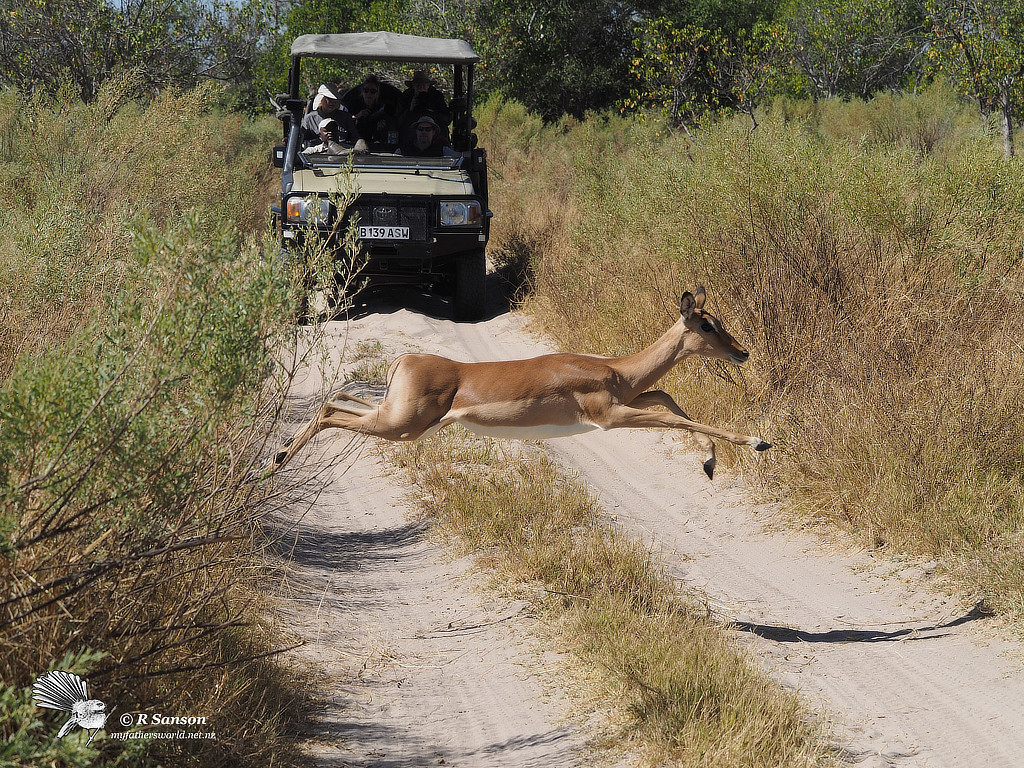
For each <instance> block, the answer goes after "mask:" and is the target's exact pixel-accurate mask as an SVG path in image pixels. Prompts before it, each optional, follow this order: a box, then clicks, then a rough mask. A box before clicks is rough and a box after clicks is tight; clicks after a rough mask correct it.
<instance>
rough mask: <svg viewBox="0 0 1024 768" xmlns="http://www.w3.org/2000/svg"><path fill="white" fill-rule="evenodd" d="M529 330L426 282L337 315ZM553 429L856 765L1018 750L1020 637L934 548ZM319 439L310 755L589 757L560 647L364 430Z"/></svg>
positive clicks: (380, 332)
mask: <svg viewBox="0 0 1024 768" xmlns="http://www.w3.org/2000/svg"><path fill="white" fill-rule="evenodd" d="M414 306H417V305H415V304H414ZM524 328H525V321H524V319H523V318H520V317H517V316H515V315H512V314H508V313H498V314H497V315H496V316H495V317H494V318H493V319H491V320H488V321H486V322H482V323H477V324H456V323H452V322H451V321H450V320H448V319H446V318H445V317H444V308H443V306H441V307H439V306H437V305H435V304H432V303H431V302H430V301H427V300H424V301H423V302H421V303H420V304H419V305H418V306H417V308H416V309H411V310H410V309H400V310H393V309H388V308H383V307H377V308H375V311H371V312H368V313H365V314H363V315H361V316H357V317H356V318H355V319H352V320H349V321H346V322H342V323H335V324H332V326H331V333H332V334H333V335H334V336H335V337H336V339H337V340H338V344H339V346H340V344H341V342H342V340H347V343H348V344H349V345H350V346H351V345H352V344H354V343H357V342H358V341H366V340H379V341H381V342H383V344H384V345H385V348H386V350H387V352H388V353H389V354H390V355H394V354H399V353H401V352H404V351H424V352H434V353H440V354H444V355H447V356H450V357H453V358H455V359H459V360H466V361H468V360H496V359H513V358H519V357H527V356H530V355H534V354H539V353H542V352H544V351H548V348H547V347H546V345H545V343H544V342H543V341H542V340H539V339H536V338H534V337H531V335H530V334H529V333H527V332H526V331H525V330H524ZM581 351H586V350H581ZM753 353H754V354H757V352H756V350H754V351H753ZM338 354H339V355H340V352H339V353H338ZM317 384H318V382H317V381H316V377H315V376H314V377H311V379H310V380H309V381H308V382H307V383H306V385H304V386H305V389H303V390H302V391H301V392H300V393H299V394H297V396H296V398H295V401H294V403H295V409H296V413H297V414H303V415H305V414H311V413H312V412H313V410H314V407H315V402H316V396H317V393H316V389H317ZM684 407H685V404H684ZM765 437H767V438H769V439H770V437H771V436H770V435H766V436H765ZM547 446H548V449H549V450H550V451H551V452H552V454H553V455H554V456H555V457H556V458H557V459H558V460H559V461H560V462H561V463H562V464H563V465H564V466H565V467H567V468H568V469H569V470H570V471H575V472H577V473H578V474H579V476H580V477H581V478H582V479H583V480H584V481H585V482H586V483H587V484H588V485H589V486H590V487H591V489H592V491H593V492H594V493H595V495H596V496H597V497H598V498H599V499H600V500H601V501H602V502H603V504H604V507H605V509H606V510H607V511H608V512H609V514H610V515H612V517H613V518H614V520H615V521H616V522H617V523H618V524H619V525H621V526H623V527H624V528H625V529H626V530H628V531H630V532H632V533H633V534H634V535H635V536H636V537H638V538H639V539H641V540H642V541H644V542H646V543H648V544H649V545H650V546H651V547H652V548H653V549H654V550H655V551H656V552H657V553H659V555H660V556H661V558H662V559H663V561H664V562H665V563H666V565H667V567H668V568H669V570H670V572H671V573H672V574H673V575H674V576H675V577H676V578H678V579H679V581H680V582H681V584H682V585H683V586H684V588H687V589H690V590H692V591H694V592H695V593H697V594H700V595H704V596H706V599H707V600H708V602H709V605H710V606H711V607H712V608H713V609H714V610H715V611H716V612H717V613H718V614H719V615H721V616H722V617H723V618H726V619H728V620H730V621H732V622H734V623H735V625H736V626H737V637H738V638H739V639H740V641H741V642H744V643H747V644H748V645H749V646H750V647H751V649H752V650H753V652H754V653H756V654H757V656H758V657H759V658H760V659H762V660H763V663H764V665H765V667H766V668H767V669H768V670H770V671H771V673H772V674H773V675H774V676H775V677H776V678H777V679H778V680H779V681H780V682H781V683H782V684H784V685H786V686H789V687H792V688H795V689H797V690H799V691H800V692H801V693H802V694H803V695H804V696H805V697H806V699H807V700H808V701H809V702H811V703H812V705H813V706H815V707H816V708H817V710H818V711H819V712H820V713H821V715H822V717H824V718H826V719H827V720H829V721H830V722H833V723H834V726H835V733H836V738H837V745H838V747H839V749H840V754H841V757H842V758H843V759H844V760H845V761H846V762H847V763H849V764H852V765H858V766H864V768H883V767H886V766H891V767H897V768H904V767H905V768H918V767H921V768H971V767H973V766H977V767H978V768H1015V767H1018V766H1024V652H1022V649H1021V647H1020V646H1019V645H1017V644H1016V643H1012V642H1009V641H1006V640H1004V639H1000V637H999V631H998V630H999V627H998V626H997V625H996V624H995V623H994V622H993V621H992V620H990V619H986V618H984V617H983V616H980V615H979V614H978V612H976V611H971V610H970V607H969V606H966V605H961V604H960V603H959V602H957V601H954V600H950V599H947V598H944V597H943V596H941V595H940V594H939V593H937V592H936V591H935V590H934V589H933V588H931V585H930V579H931V566H930V565H929V564H923V565H913V564H907V563H903V564H898V563H893V562H889V561H884V562H882V561H879V560H877V559H875V558H874V557H872V556H871V555H870V553H865V552H856V551H852V550H849V549H843V548H839V547H837V546H835V545H832V546H826V545H824V544H822V543H821V542H820V541H818V540H817V539H815V538H814V537H812V536H810V535H806V534H802V533H799V532H792V531H781V530H780V529H779V526H778V515H777V513H776V511H775V510H774V509H772V508H770V507H765V506H757V505H755V504H752V503H751V502H750V501H749V500H748V499H747V497H748V495H749V494H747V493H745V491H744V488H743V485H742V483H741V482H740V481H739V480H738V479H737V478H735V477H733V478H730V477H729V476H727V475H724V474H722V475H721V476H719V477H718V478H716V480H715V481H714V482H710V481H708V480H707V479H706V477H705V476H704V475H703V473H702V472H701V471H700V462H699V460H698V459H697V457H696V456H695V455H693V454H691V453H689V452H688V451H687V450H686V449H685V447H684V446H685V444H681V443H678V442H676V440H675V439H674V437H673V436H671V435H668V434H666V433H661V432H655V431H627V430H621V431H614V432H608V433H597V432H592V433H587V434H584V435H580V436H577V437H571V438H559V439H557V440H551V441H548V442H547ZM317 457H319V458H321V459H325V460H326V461H327V463H328V464H329V466H330V469H329V473H330V474H329V476H328V477H327V480H328V482H327V483H326V485H325V488H324V491H323V493H322V494H321V497H320V499H319V502H318V503H317V504H316V505H315V506H314V507H313V508H312V509H311V510H310V512H309V513H308V514H307V515H306V517H305V518H304V519H303V520H302V521H301V523H300V526H299V531H298V537H297V544H296V546H295V552H294V560H295V576H294V584H293V585H292V586H293V588H294V590H293V598H294V599H293V600H292V602H291V605H290V608H289V609H288V610H290V611H293V612H294V616H293V619H294V622H295V624H296V626H297V628H298V631H299V633H300V634H304V636H306V637H307V639H309V638H311V643H310V645H309V646H307V652H308V653H310V654H311V655H312V656H314V657H316V658H317V659H319V660H320V661H322V662H325V663H326V664H327V665H328V669H329V670H330V673H331V675H332V676H333V677H336V679H337V683H336V684H335V687H334V693H333V694H332V696H331V697H330V699H329V701H327V702H325V707H324V716H323V718H322V720H323V722H322V726H323V728H322V732H321V733H320V734H319V736H318V738H317V739H316V747H315V750H316V754H317V755H318V763H317V764H322V765H380V766H385V765H387V766H390V765H395V766H398V765H410V766H412V765H426V764H450V765H464V766H476V765H481V766H485V765H501V766H517V765H524V766H525V765H538V766H539V765H548V766H551V765H588V764H591V760H592V758H590V757H588V755H587V752H586V750H585V747H584V741H585V735H584V734H583V732H582V731H581V729H580V727H579V726H578V725H576V724H573V722H572V721H571V720H569V719H567V712H568V707H567V704H566V702H565V701H564V700H563V699H562V698H560V697H559V696H558V695H557V692H555V691H554V690H553V689H552V688H551V686H550V685H549V680H550V679H551V678H552V677H553V676H556V675H554V674H553V670H554V669H555V668H557V666H558V660H557V658H556V657H555V656H554V655H553V654H548V655H544V654H543V652H542V651H541V650H539V649H538V648H537V647H536V645H535V644H531V642H530V641H525V642H524V641H523V639H522V637H523V635H524V631H525V630H526V629H528V627H529V621H530V619H529V617H528V616H525V615H523V613H522V612H521V606H517V605H515V604H502V603H501V602H500V601H496V599H495V598H493V597H487V595H486V593H484V592H483V591H481V590H479V589H477V588H476V587H475V586H474V584H475V583H476V581H477V579H476V578H475V577H473V576H472V575H470V574H469V573H468V570H469V566H468V565H467V563H465V562H464V561H454V562H452V561H450V560H448V559H446V557H445V556H444V553H443V552H442V551H441V550H440V549H439V548H438V547H437V545H435V544H433V543H431V542H430V540H429V538H428V537H426V536H425V535H424V531H423V530H422V529H421V528H420V527H418V526H417V525H416V524H413V523H410V520H409V518H408V517H407V516H406V514H405V512H404V511H403V504H404V502H403V493H404V491H405V490H406V489H404V488H403V487H402V485H401V479H400V478H399V477H398V476H396V475H395V473H394V470H393V469H391V468H389V467H388V466H386V465H383V464H381V463H380V461H379V460H378V459H377V458H376V457H375V454H374V452H373V451H372V450H371V449H370V448H369V447H368V446H367V443H366V442H365V441H362V440H356V441H351V440H350V439H349V438H348V436H347V435H339V433H330V432H328V433H324V435H323V436H322V437H321V438H318V439H317V441H316V444H315V446H313V448H312V449H311V450H310V451H309V455H308V456H307V457H306V461H314V460H316V458H317ZM361 648H370V649H372V650H371V651H366V650H359V649H361ZM427 758H429V762H425V761H424V760H426V759H427ZM441 761H444V762H443V763H441Z"/></svg>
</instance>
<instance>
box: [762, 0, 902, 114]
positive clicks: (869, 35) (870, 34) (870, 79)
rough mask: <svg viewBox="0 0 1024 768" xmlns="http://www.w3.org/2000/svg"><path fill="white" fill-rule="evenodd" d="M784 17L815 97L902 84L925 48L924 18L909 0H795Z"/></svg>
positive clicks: (867, 93)
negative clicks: (922, 32) (923, 38)
mask: <svg viewBox="0 0 1024 768" xmlns="http://www.w3.org/2000/svg"><path fill="white" fill-rule="evenodd" d="M778 21H779V23H780V24H783V25H784V26H785V27H786V28H787V29H788V36H789V38H790V41H791V56H792V61H793V65H794V67H795V68H796V70H797V72H798V73H799V74H800V75H801V76H802V77H803V78H804V80H805V83H806V90H807V93H808V95H810V96H811V97H812V98H815V99H818V98H830V97H835V96H860V97H861V98H868V97H870V96H871V94H873V93H875V92H877V91H880V90H898V89H900V88H902V87H903V85H904V83H905V82H906V80H907V76H908V74H909V73H911V72H913V71H914V67H915V63H916V62H917V61H918V60H919V58H920V53H921V51H922V37H921V26H922V19H921V17H920V15H919V14H918V13H917V12H916V11H915V6H914V5H913V4H912V3H909V2H906V1H905V0H810V2H808V0H789V2H787V3H786V5H785V6H783V7H782V8H781V9H780V12H779V17H778Z"/></svg>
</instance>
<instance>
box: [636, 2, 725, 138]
mask: <svg viewBox="0 0 1024 768" xmlns="http://www.w3.org/2000/svg"><path fill="white" fill-rule="evenodd" d="M633 45H634V47H635V48H636V56H635V57H634V58H633V61H632V75H633V78H634V80H635V81H637V82H638V87H636V88H634V90H633V92H632V94H631V96H630V98H629V99H627V100H626V101H625V106H626V107H627V109H640V108H646V109H648V110H649V109H651V108H652V107H653V108H654V109H656V110H657V111H659V112H660V113H661V114H662V115H663V117H664V118H665V119H667V120H668V121H669V122H670V123H673V124H678V125H682V124H686V123H692V122H694V121H695V120H697V119H699V118H700V117H701V116H702V115H704V114H706V113H708V112H716V111H718V110H719V109H721V108H722V107H723V106H724V105H725V104H726V103H727V102H728V100H729V94H728V92H723V91H722V90H721V89H719V88H718V87H716V80H717V74H718V63H719V62H720V61H721V60H722V59H723V58H725V57H726V55H727V53H728V50H729V44H728V41H727V40H726V39H725V37H724V36H723V35H722V34H721V33H720V32H715V31H710V30H707V29H702V28H700V27H695V26H684V27H677V26H676V25H675V24H673V23H672V22H671V21H669V20H667V19H653V20H651V21H648V22H646V23H645V24H643V25H642V26H640V27H638V28H637V30H636V34H635V35H634V37H633Z"/></svg>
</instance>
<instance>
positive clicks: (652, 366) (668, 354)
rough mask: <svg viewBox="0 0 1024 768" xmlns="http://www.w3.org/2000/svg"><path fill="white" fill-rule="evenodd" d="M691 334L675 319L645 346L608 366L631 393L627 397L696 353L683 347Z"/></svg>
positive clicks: (639, 392) (633, 395)
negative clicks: (670, 325)
mask: <svg viewBox="0 0 1024 768" xmlns="http://www.w3.org/2000/svg"><path fill="white" fill-rule="evenodd" d="M691 333H692V332H691V331H690V329H689V328H687V327H686V322H685V321H684V320H683V318H679V320H677V321H676V324H675V325H673V326H672V327H671V328H669V329H668V330H667V331H666V332H665V334H664V335H663V336H662V337H661V338H660V339H658V340H657V341H655V342H654V343H653V344H651V345H650V346H649V347H647V348H645V349H642V350H641V351H639V352H637V353H636V354H635V355H629V356H627V357H620V358H618V359H617V360H615V361H614V362H613V363H612V367H613V368H615V369H616V370H617V371H618V372H619V374H620V375H621V376H622V378H623V380H624V381H625V383H626V384H627V385H628V387H629V389H630V390H631V391H630V393H629V396H630V398H633V397H636V396H637V395H639V394H641V393H642V392H646V391H647V390H648V389H650V388H651V387H652V386H653V385H654V384H655V383H656V382H657V381H658V380H659V379H661V378H662V377H663V376H664V375H665V374H667V373H668V372H669V371H670V370H672V368H673V367H675V365H676V364H677V363H679V362H680V361H681V360H683V358H686V357H689V356H690V355H693V354H696V353H695V352H694V351H693V350H691V349H688V348H687V344H686V342H687V339H688V338H689V337H690V335H691ZM627 402H628V401H627Z"/></svg>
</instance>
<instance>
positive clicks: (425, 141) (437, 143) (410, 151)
mask: <svg viewBox="0 0 1024 768" xmlns="http://www.w3.org/2000/svg"><path fill="white" fill-rule="evenodd" d="M395 154H396V155H408V156H409V157H458V156H459V153H458V152H456V151H455V150H454V149H452V148H451V147H449V146H448V145H447V144H445V143H444V140H443V138H442V136H441V126H439V125H438V124H437V123H436V122H434V118H432V117H428V116H426V115H424V116H423V117H421V118H419V119H418V120H416V122H415V123H413V126H412V130H411V133H410V136H409V138H408V140H407V141H406V142H405V143H404V144H402V146H401V147H400V148H399V149H397V150H395Z"/></svg>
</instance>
